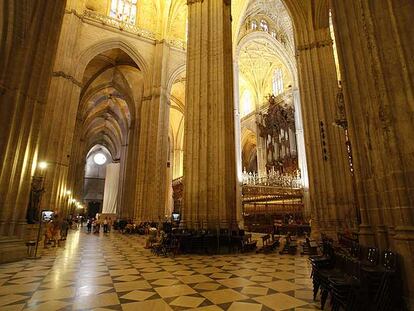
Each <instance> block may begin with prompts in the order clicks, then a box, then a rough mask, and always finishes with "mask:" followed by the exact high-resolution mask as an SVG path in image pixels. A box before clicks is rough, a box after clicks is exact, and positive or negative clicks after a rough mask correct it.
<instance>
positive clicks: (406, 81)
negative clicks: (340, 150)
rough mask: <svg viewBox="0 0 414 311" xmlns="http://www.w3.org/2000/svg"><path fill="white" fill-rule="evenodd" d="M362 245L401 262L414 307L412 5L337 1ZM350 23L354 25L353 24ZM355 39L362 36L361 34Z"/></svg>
mask: <svg viewBox="0 0 414 311" xmlns="http://www.w3.org/2000/svg"><path fill="white" fill-rule="evenodd" d="M332 5H333V20H334V25H335V35H336V39H337V44H338V56H339V61H340V65H341V74H342V77H343V79H344V81H343V88H344V96H345V105H346V109H347V114H348V119H349V123H350V126H349V132H350V136H351V141H352V143H353V144H354V145H353V147H354V148H353V151H354V154H353V156H354V161H355V177H356V181H357V192H358V198H359V203H360V207H361V219H362V224H363V226H362V228H361V241H362V242H363V243H364V244H368V243H372V242H373V240H374V239H373V237H374V236H375V240H376V242H377V245H378V246H379V247H380V248H382V249H383V248H388V247H391V248H393V249H396V250H397V252H398V253H399V254H400V255H401V259H402V261H401V264H402V268H403V269H402V275H403V276H404V280H405V295H406V296H407V297H410V298H411V301H410V306H411V307H413V306H414V302H413V297H414V266H413V264H412V263H413V261H414V208H413V206H414V186H413V180H414V158H413V154H414V138H413V135H412V133H413V131H414V123H413V117H414V106H413V103H414V95H413V94H414V80H413V76H414V64H413V61H412V59H413V58H414V36H413V31H412V21H413V19H414V2H413V1H410V0H402V1H361V0H357V1H345V2H344V1H340V0H334V1H332ZM351 15H352V18H351ZM355 31H357V32H355Z"/></svg>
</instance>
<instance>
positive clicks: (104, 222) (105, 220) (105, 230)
mask: <svg viewBox="0 0 414 311" xmlns="http://www.w3.org/2000/svg"><path fill="white" fill-rule="evenodd" d="M103 232H104V233H108V217H105V219H104V221H103Z"/></svg>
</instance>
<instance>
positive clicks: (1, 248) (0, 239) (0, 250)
mask: <svg viewBox="0 0 414 311" xmlns="http://www.w3.org/2000/svg"><path fill="white" fill-rule="evenodd" d="M26 256H27V247H26V245H25V243H24V241H23V240H21V239H18V238H14V237H8V236H0V263H5V262H12V261H18V260H22V259H24V258H26Z"/></svg>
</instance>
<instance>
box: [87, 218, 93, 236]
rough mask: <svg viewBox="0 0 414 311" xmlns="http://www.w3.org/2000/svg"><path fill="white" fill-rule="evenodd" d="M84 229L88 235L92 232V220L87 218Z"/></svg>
mask: <svg viewBox="0 0 414 311" xmlns="http://www.w3.org/2000/svg"><path fill="white" fill-rule="evenodd" d="M86 228H88V233H91V231H92V219H90V218H88V221H87V222H86Z"/></svg>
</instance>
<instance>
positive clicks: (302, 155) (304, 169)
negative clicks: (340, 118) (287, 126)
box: [292, 88, 312, 220]
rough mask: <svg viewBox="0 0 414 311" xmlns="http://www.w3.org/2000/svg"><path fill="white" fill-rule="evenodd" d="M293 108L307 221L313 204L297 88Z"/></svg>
mask: <svg viewBox="0 0 414 311" xmlns="http://www.w3.org/2000/svg"><path fill="white" fill-rule="evenodd" d="M292 95H293V106H294V107H295V129H296V133H295V134H296V136H295V139H296V150H297V157H298V166H299V169H300V174H301V178H302V186H303V206H304V217H305V220H308V219H309V218H311V214H312V211H311V202H310V197H309V195H310V194H309V176H308V165H307V161H306V147H305V135H304V133H303V117H302V109H301V102H300V92H299V90H298V89H297V88H295V89H293V90H292Z"/></svg>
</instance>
